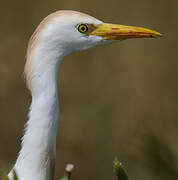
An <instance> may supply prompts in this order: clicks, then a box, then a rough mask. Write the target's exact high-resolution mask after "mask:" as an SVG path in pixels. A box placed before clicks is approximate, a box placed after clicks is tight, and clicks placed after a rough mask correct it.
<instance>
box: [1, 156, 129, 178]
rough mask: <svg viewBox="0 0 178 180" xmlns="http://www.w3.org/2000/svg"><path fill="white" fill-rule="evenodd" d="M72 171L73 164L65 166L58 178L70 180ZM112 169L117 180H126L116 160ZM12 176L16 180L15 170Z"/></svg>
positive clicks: (119, 163)
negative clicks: (61, 175) (62, 174)
mask: <svg viewBox="0 0 178 180" xmlns="http://www.w3.org/2000/svg"><path fill="white" fill-rule="evenodd" d="M73 169H74V165H73V164H67V165H66V169H65V174H64V176H63V177H62V178H60V180H71V176H72V171H73ZM113 169H114V173H115V175H116V177H117V180H128V177H127V174H126V172H125V170H124V167H123V166H122V164H121V162H119V161H118V160H117V158H116V159H115V160H114V163H113ZM13 175H14V178H13V180H18V178H17V174H16V172H15V170H13ZM2 180H9V178H8V176H3V177H2Z"/></svg>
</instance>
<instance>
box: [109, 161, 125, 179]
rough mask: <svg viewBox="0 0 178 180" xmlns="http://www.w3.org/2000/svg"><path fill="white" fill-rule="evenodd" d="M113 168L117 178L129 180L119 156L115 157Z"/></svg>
mask: <svg viewBox="0 0 178 180" xmlns="http://www.w3.org/2000/svg"><path fill="white" fill-rule="evenodd" d="M113 168H114V173H115V175H116V177H117V180H128V177H127V174H126V172H125V170H124V167H123V166H122V164H121V162H119V161H118V160H117V158H115V160H114V165H113Z"/></svg>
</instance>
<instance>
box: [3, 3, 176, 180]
mask: <svg viewBox="0 0 178 180" xmlns="http://www.w3.org/2000/svg"><path fill="white" fill-rule="evenodd" d="M177 7H178V1H177V0H171V1H170V0H157V1H155V0H134V1H131V0H124V1H121V0H109V1H108V0H102V1H100V0H99V1H96V0H95V1H94V0H90V1H83V0H75V1H66V0H65V1H64V0H53V1H50V0H38V1H36V0H30V1H24V0H18V1H15V0H6V1H1V6H0V17H1V28H0V82H1V85H0V174H2V173H4V172H8V171H9V170H10V169H11V167H12V166H13V164H14V162H15V159H16V157H17V154H18V152H19V149H20V139H21V137H22V134H23V128H24V124H25V122H26V120H27V113H28V108H29V105H30V101H31V97H30V94H29V92H28V90H27V89H26V86H25V83H24V80H23V67H24V64H25V53H26V47H27V42H28V39H29V37H30V35H31V34H32V32H33V31H34V29H35V27H36V26H37V25H38V24H39V22H40V21H41V20H42V19H43V18H44V17H45V16H46V15H48V14H49V13H51V12H53V11H55V10H60V9H73V10H78V11H82V12H86V13H89V14H91V15H93V16H95V17H97V18H99V19H101V20H103V21H104V22H109V23H119V24H125V25H137V26H144V27H147V28H151V29H155V30H157V31H159V32H160V33H163V34H164V37H163V38H160V39H134V40H126V41H122V42H119V43H117V44H112V45H106V46H101V47H96V48H93V49H90V50H87V51H83V52H78V53H75V54H72V55H70V56H68V57H66V58H65V60H64V62H63V64H62V66H61V68H60V72H59V92H60V95H59V102H60V111H61V113H60V120H59V134H58V138H57V162H56V169H57V171H56V177H59V176H60V175H61V174H63V169H64V167H65V164H66V162H72V163H73V164H75V166H76V170H75V171H74V172H73V174H72V180H75V179H85V180H91V179H102V180H108V179H111V177H112V175H113V174H112V170H109V169H111V165H110V164H111V162H112V160H113V157H115V156H118V157H119V158H120V159H119V160H120V161H121V162H123V164H124V165H125V166H126V167H127V173H128V174H129V178H130V179H134V180H143V179H144V180H150V179H151V180H172V179H178V175H177V173H178V143H177V139H178V121H177V120H178V80H177V77H178V60H177V50H178V36H177V32H178V23H177V19H178V11H177ZM86 167H87V168H86ZM79 172H80V173H79Z"/></svg>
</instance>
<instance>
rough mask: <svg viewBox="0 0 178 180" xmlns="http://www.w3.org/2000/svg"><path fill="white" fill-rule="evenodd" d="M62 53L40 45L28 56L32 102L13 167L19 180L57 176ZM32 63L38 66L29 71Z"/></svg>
mask: <svg viewBox="0 0 178 180" xmlns="http://www.w3.org/2000/svg"><path fill="white" fill-rule="evenodd" d="M60 52H61V51H60V50H58V51H56V52H54V51H52V50H49V49H44V48H41V47H40V46H39V48H37V49H36V50H35V52H33V56H32V57H31V56H30V57H27V64H26V73H27V76H31V77H27V81H29V82H28V85H29V86H30V87H29V88H30V90H31V94H32V103H31V107H30V112H29V120H28V122H27V124H26V128H25V134H24V136H23V139H22V147H21V151H20V154H19V156H18V158H17V161H16V164H15V166H14V169H15V170H16V172H17V175H18V177H19V180H52V179H53V176H54V170H55V158H56V135H57V127H58V117H59V107H58V90H57V89H58V88H57V79H58V78H57V77H58V69H59V65H60V63H61V61H62V59H63V54H62V53H60ZM28 58H29V59H28ZM31 58H32V59H31ZM28 61H33V62H30V63H29V62H28ZM38 62H40V63H38ZM32 66H33V67H35V68H34V69H33V70H29V68H32ZM29 71H30V75H29V74H28V73H29ZM28 78H29V79H28ZM11 174H12V173H10V175H9V176H10V177H11Z"/></svg>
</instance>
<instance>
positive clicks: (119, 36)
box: [32, 11, 162, 54]
mask: <svg viewBox="0 0 178 180" xmlns="http://www.w3.org/2000/svg"><path fill="white" fill-rule="evenodd" d="M39 31H40V35H39V39H40V41H42V42H43V44H44V46H45V44H46V46H47V47H50V48H52V49H53V48H54V49H53V50H57V49H58V48H60V49H63V50H65V53H66V54H68V53H71V52H74V51H78V50H84V49H88V48H91V47H93V46H96V45H101V44H106V43H110V42H114V41H119V40H124V39H130V38H150V37H152V38H156V37H160V36H162V35H161V34H160V33H158V32H156V31H153V30H150V29H146V28H142V27H135V26H124V25H117V24H108V23H103V22H102V21H100V20H98V19H96V18H94V17H92V16H89V15H87V14H84V13H80V12H76V11H57V12H55V13H52V14H51V15H49V16H47V17H46V18H45V19H44V20H43V21H42V22H41V24H40V26H39V27H38V28H37V30H36V32H35V33H34V34H35V35H37V34H38V32H39ZM33 37H34V36H32V39H33Z"/></svg>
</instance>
